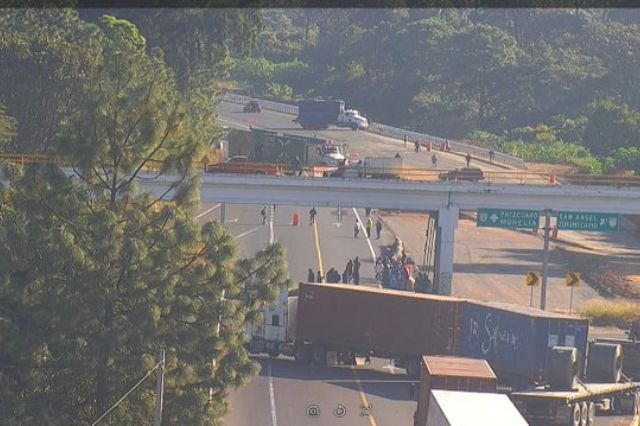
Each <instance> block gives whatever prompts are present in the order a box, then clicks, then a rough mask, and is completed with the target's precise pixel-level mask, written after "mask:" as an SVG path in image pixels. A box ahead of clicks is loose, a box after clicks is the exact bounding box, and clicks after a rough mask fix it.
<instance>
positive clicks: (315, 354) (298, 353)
mask: <svg viewBox="0 0 640 426" xmlns="http://www.w3.org/2000/svg"><path fill="white" fill-rule="evenodd" d="M283 306H284V305H283ZM292 306H293V304H292V303H289V309H291V308H292ZM296 306H297V313H296V315H295V316H294V315H288V316H287V319H288V321H289V322H291V321H295V326H291V325H290V326H289V329H290V330H294V329H295V330H296V331H295V333H296V334H295V336H291V335H287V336H286V338H285V339H283V341H281V342H273V341H267V339H262V338H261V337H260V336H256V335H255V334H254V335H252V336H251V351H252V352H260V353H270V354H276V353H285V354H292V355H293V356H295V357H296V359H298V360H300V361H305V362H306V361H313V362H314V363H316V364H324V363H326V358H327V352H328V351H332V352H336V355H337V361H338V362H341V363H347V364H348V363H353V362H355V357H357V356H365V357H366V356H377V357H381V358H389V359H393V360H394V361H395V364H396V365H397V366H398V367H403V368H406V369H407V372H408V373H409V374H411V375H414V376H417V375H418V374H419V371H420V359H421V357H422V355H424V354H452V353H453V351H454V350H455V348H456V341H455V339H456V336H459V334H460V333H459V331H458V330H457V329H456V328H457V327H458V324H459V317H460V315H461V301H460V299H457V298H451V297H442V296H435V295H426V294H415V293H407V292H403V291H395V290H388V289H378V288H373V287H363V286H354V285H343V284H331V285H327V284H309V283H300V285H299V288H298V298H297V305H296ZM278 315H279V318H280V317H282V318H284V316H285V313H284V312H283V313H281V314H278ZM273 317H274V314H273V313H272V312H267V313H266V314H265V319H267V320H268V321H271V322H272V323H273V322H282V321H280V319H277V320H275V321H274V320H273ZM283 327H286V324H283ZM265 348H268V349H265Z"/></svg>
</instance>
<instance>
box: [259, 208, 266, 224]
mask: <svg viewBox="0 0 640 426" xmlns="http://www.w3.org/2000/svg"><path fill="white" fill-rule="evenodd" d="M260 216H262V224H263V225H266V223H267V206H264V207H263V208H262V210H260Z"/></svg>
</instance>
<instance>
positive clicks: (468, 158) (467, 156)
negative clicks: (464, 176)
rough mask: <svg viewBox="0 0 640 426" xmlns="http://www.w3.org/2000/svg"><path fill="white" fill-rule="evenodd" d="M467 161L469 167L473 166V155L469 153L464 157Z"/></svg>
mask: <svg viewBox="0 0 640 426" xmlns="http://www.w3.org/2000/svg"><path fill="white" fill-rule="evenodd" d="M464 158H465V160H467V167H469V165H470V164H471V154H469V153H468V152H467V155H466V156H465V157H464Z"/></svg>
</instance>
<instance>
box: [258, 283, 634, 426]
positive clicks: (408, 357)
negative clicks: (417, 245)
mask: <svg viewBox="0 0 640 426" xmlns="http://www.w3.org/2000/svg"><path fill="white" fill-rule="evenodd" d="M588 326H589V323H588V320H586V319H583V318H577V317H573V316H568V315H563V314H557V313H553V312H548V311H542V310H539V309H534V308H528V307H523V306H517V305H510V304H505V303H497V302H489V301H476V300H468V299H461V298H456V297H450V296H439V295H431V294H420V293H411V292H405V291H398V290H390V289H381V288H374V287H365V286H354V285H349V284H319V283H300V284H299V286H298V289H296V290H294V291H293V292H289V293H288V292H287V291H284V292H283V293H282V294H281V295H280V298H279V300H278V301H277V302H276V303H274V304H273V305H270V306H268V307H266V308H265V310H264V312H263V321H262V322H260V323H256V324H254V325H247V328H246V333H247V335H248V337H249V338H248V343H247V346H248V349H249V351H250V352H251V353H266V354H269V355H270V356H278V355H279V354H284V355H289V356H293V357H294V358H295V359H296V360H297V361H300V362H305V363H307V362H312V363H314V364H317V365H325V364H326V363H327V359H329V358H330V359H331V360H332V361H334V362H336V363H343V364H354V363H355V361H356V357H372V356H376V357H380V358H387V359H390V360H392V361H393V363H394V364H395V365H396V366H397V367H401V368H405V369H406V371H407V374H409V375H411V376H413V377H416V376H418V374H419V373H420V366H421V362H422V359H423V358H422V357H423V356H424V355H453V356H458V357H466V358H475V359H484V360H486V361H487V362H488V364H489V365H490V366H491V368H492V370H493V371H494V372H495V374H496V376H497V378H498V382H499V383H500V385H501V387H503V388H508V389H509V391H510V397H511V398H512V400H513V401H514V403H515V404H516V406H517V407H518V409H519V410H520V412H521V413H522V414H523V416H524V417H525V418H526V419H527V421H530V422H531V423H532V424H544V425H547V424H562V425H572V426H573V425H587V424H590V423H589V418H592V417H593V414H594V412H595V410H600V411H614V412H616V411H620V412H624V413H634V412H635V413H637V410H638V406H639V404H640V383H636V382H629V381H626V380H625V379H624V376H623V375H622V347H621V346H620V345H609V346H607V344H604V343H597V342H593V343H591V346H589V344H588V341H587V335H588ZM329 354H330V355H331V356H330V357H328V355H329ZM587 355H588V356H589V357H587ZM576 418H577V419H578V420H577V421H578V422H577V423H576V422H575V419H576ZM582 419H584V423H581V422H582V421H583V420H582Z"/></svg>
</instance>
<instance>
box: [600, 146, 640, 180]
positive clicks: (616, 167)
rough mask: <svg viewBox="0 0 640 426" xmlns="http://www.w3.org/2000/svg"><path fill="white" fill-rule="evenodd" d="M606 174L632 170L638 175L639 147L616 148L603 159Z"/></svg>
mask: <svg viewBox="0 0 640 426" xmlns="http://www.w3.org/2000/svg"><path fill="white" fill-rule="evenodd" d="M605 169H606V171H607V172H608V173H612V172H622V171H626V170H633V171H634V172H635V174H636V175H640V147H637V146H635V147H630V148H618V149H616V150H615V151H613V152H611V154H610V155H609V156H608V157H607V158H606V159H605Z"/></svg>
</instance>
